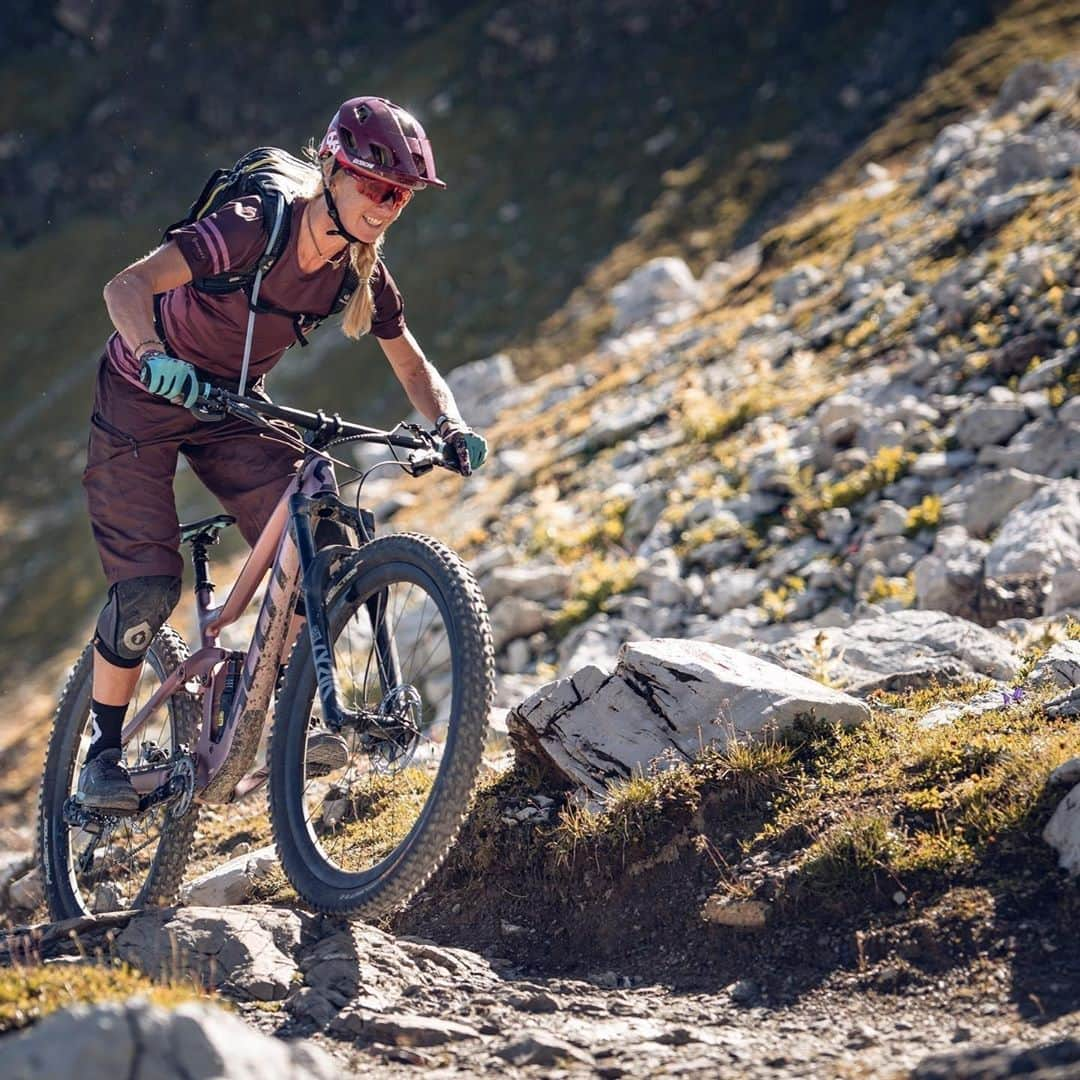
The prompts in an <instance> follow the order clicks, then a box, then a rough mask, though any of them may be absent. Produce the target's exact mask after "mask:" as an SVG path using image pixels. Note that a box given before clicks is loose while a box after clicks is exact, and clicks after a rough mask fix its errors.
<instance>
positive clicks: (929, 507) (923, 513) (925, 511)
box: [904, 495, 941, 536]
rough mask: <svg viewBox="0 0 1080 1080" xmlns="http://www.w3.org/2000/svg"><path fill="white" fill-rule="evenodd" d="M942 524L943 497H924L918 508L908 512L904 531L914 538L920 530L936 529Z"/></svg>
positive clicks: (914, 507)
mask: <svg viewBox="0 0 1080 1080" xmlns="http://www.w3.org/2000/svg"><path fill="white" fill-rule="evenodd" d="M940 523H941V496H940V495H924V496H923V498H922V502H920V503H919V505H918V506H913V507H912V508H911V509H910V510H908V514H907V522H906V523H905V525H904V530H905V532H907V534H908V535H909V536H914V535H915V533H917V532H919V530H920V529H936V528H937V527H938V525H939V524H940Z"/></svg>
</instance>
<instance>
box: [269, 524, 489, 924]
mask: <svg viewBox="0 0 1080 1080" xmlns="http://www.w3.org/2000/svg"><path fill="white" fill-rule="evenodd" d="M326 604H327V621H328V624H329V628H330V640H331V643H332V648H333V649H334V657H335V663H336V667H337V673H338V680H339V685H340V687H341V695H342V700H343V704H344V705H345V706H346V708H348V709H349V710H352V711H356V712H359V713H361V714H362V715H363V716H364V717H365V718H366V719H365V722H364V723H363V724H362V725H361V726H360V727H359V728H358V729H357V730H352V729H347V730H345V731H343V732H342V735H343V736H344V738H345V739H346V742H347V745H348V760H347V763H345V764H343V765H342V766H341V767H340V768H338V769H336V770H335V771H333V772H331V773H330V774H329V775H326V774H325V773H323V774H322V775H315V774H316V773H317V772H318V770H314V769H312V770H308V769H307V766H306V760H305V755H306V747H307V737H308V734H309V732H310V729H311V726H312V724H315V725H318V724H319V722H320V721H321V716H322V704H321V701H320V698H319V693H318V680H317V678H316V674H315V667H314V663H313V660H312V652H311V641H310V638H309V637H308V635H307V634H306V633H305V634H304V635H302V636H301V639H300V641H299V642H298V643H297V646H296V649H295V651H294V652H293V655H292V658H291V660H290V662H289V666H288V669H287V671H286V675H285V683H284V686H283V687H282V692H281V695H280V697H279V699H278V705H277V708H276V711H275V714H274V726H273V731H272V735H271V743H270V748H271V749H270V813H271V818H272V821H273V827H274V839H275V842H276V844H277V850H278V854H279V857H280V858H281V863H282V866H283V867H284V870H285V873H286V875H287V876H288V878H289V881H290V882H291V883H292V885H293V887H294V888H295V889H296V891H297V893H299V894H300V896H301V897H302V898H303V899H304V900H305V901H307V902H308V903H309V904H310V905H311V906H312V907H314V908H316V909H317V910H319V911H326V912H334V913H349V914H363V915H365V916H367V917H371V916H374V915H379V914H382V913H384V912H386V911H390V910H392V909H394V908H396V907H398V906H400V905H401V904H403V903H405V901H407V900H408V899H409V897H410V896H412V895H413V894H414V893H415V892H416V891H417V890H418V889H420V888H421V887H422V886H423V884H424V882H426V881H427V879H428V878H429V877H430V876H431V874H432V873H434V871H435V870H436V869H437V868H438V866H439V865H440V863H441V862H442V860H443V858H444V857H445V856H446V852H447V851H448V849H449V847H450V845H451V843H452V842H453V840H454V838H455V837H456V835H457V832H458V829H459V828H460V827H461V822H462V819H463V818H464V816H465V812H466V810H467V809H468V804H469V797H470V795H471V793H472V790H473V786H474V784H475V782H476V776H477V773H478V771H479V768H480V759H481V755H482V752H483V744H484V735H485V732H486V729H487V723H488V713H489V712H490V709H491V705H492V701H493V697H494V651H493V648H492V641H491V628H490V625H489V623H488V616H487V608H486V605H485V604H484V599H483V595H482V594H481V592H480V588H479V586H478V585H477V583H476V580H475V579H474V578H473V576H472V574H471V573H470V572H469V570H468V568H467V567H466V566H465V564H464V563H462V561H461V560H460V559H459V558H458V557H457V555H455V554H454V553H453V552H452V551H451V550H450V549H449V548H447V547H446V546H444V545H443V544H440V543H438V542H437V541H435V540H432V539H430V538H428V537H425V536H419V535H415V534H409V533H403V534H395V535H391V536H385V537H381V538H379V539H377V540H374V541H372V542H371V543H370V544H367V545H365V546H364V547H363V548H362V549H361V550H360V551H358V552H357V553H356V554H355V555H352V556H349V557H348V560H347V562H346V564H345V565H344V566H343V568H342V570H341V571H340V573H339V574H338V575H337V576H336V577H335V579H334V582H333V583H332V584H331V586H330V587H329V589H328V591H327V598H326Z"/></svg>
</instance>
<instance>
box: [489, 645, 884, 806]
mask: <svg viewBox="0 0 1080 1080" xmlns="http://www.w3.org/2000/svg"><path fill="white" fill-rule="evenodd" d="M869 715H870V710H869V709H868V708H867V707H866V706H865V705H864V704H863V703H862V702H860V701H856V700H855V699H854V698H852V697H849V696H848V695H847V694H843V693H840V692H838V691H836V690H831V689H829V688H828V687H826V686H822V685H821V684H820V683H816V682H814V681H812V680H811V679H808V678H805V677H804V676H802V675H799V674H796V673H795V672H791V671H786V670H784V669H783V668H781V667H779V666H777V665H776V664H771V663H769V662H767V661H765V660H762V659H760V658H758V657H755V656H751V655H749V654H748V653H744V652H740V651H739V650H737V649H729V648H726V647H725V646H722V645H712V644H708V643H705V642H697V641H683V640H678V639H673V638H660V639H656V640H652V641H641V642H633V643H628V644H626V645H624V646H623V648H622V650H621V652H620V654H619V659H618V662H617V663H616V665H615V670H614V672H613V673H611V674H609V673H608V672H606V671H604V670H602V669H601V668H598V667H596V666H592V665H590V666H588V667H585V668H583V669H581V670H580V671H577V672H575V673H574V674H573V675H572V676H570V677H569V678H566V679H560V680H558V681H557V682H554V683H549V684H548V685H547V686H543V687H541V688H540V689H539V690H537V691H536V693H534V694H533V695H532V696H531V697H529V698H527V699H526V700H525V701H523V702H522V703H521V704H520V705H518V706H517V708H515V709H513V710H512V711H511V713H510V714H509V716H508V717H507V722H508V727H509V731H510V737H511V740H512V741H513V742H514V744H515V747H516V748H517V750H518V752H519V754H522V755H524V756H526V757H532V758H533V759H535V760H538V761H539V762H540V763H541V765H542V766H544V767H545V768H546V769H547V770H548V771H550V772H553V773H555V774H557V775H559V776H560V777H561V778H562V779H563V780H564V781H568V782H570V783H571V784H573V785H574V786H576V787H579V788H583V789H585V790H587V791H589V792H591V793H593V794H594V795H601V794H602V793H603V792H604V790H605V788H606V787H607V785H608V783H609V782H610V781H612V780H620V779H625V778H627V777H629V776H632V775H634V774H635V773H637V772H640V771H641V770H644V769H647V768H648V767H649V765H650V764H651V763H653V762H656V761H658V760H661V761H662V760H663V759H665V758H667V759H669V760H675V761H688V760H691V759H693V758H694V757H695V756H696V755H697V754H698V753H700V752H701V750H702V749H703V748H704V747H707V746H721V747H722V746H726V745H727V744H728V743H729V742H731V741H732V740H734V739H742V738H747V737H751V738H752V737H761V736H764V735H770V736H771V735H775V734H779V733H783V732H784V731H787V730H788V729H790V728H791V727H792V725H793V724H794V723H795V722H796V721H797V720H798V719H799V718H800V717H814V718H816V719H818V720H824V721H828V722H832V723H838V724H844V725H855V724H859V723H861V722H862V721H864V720H866V719H867V718H868V717H869Z"/></svg>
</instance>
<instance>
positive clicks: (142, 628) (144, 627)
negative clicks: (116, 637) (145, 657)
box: [121, 620, 153, 653]
mask: <svg viewBox="0 0 1080 1080" xmlns="http://www.w3.org/2000/svg"><path fill="white" fill-rule="evenodd" d="M152 636H153V635H152V634H151V632H150V624H149V623H148V622H146V621H145V620H143V621H142V622H141V623H139V625H138V626H132V627H130V628H129V629H127V630H125V631H124V636H123V638H121V641H122V643H123V646H124V648H125V649H128V650H129V651H131V652H133V653H137V652H142V650H143V649H145V648H146V647H147V646H148V645H149V644H150V638H151V637H152Z"/></svg>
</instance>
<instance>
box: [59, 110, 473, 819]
mask: <svg viewBox="0 0 1080 1080" xmlns="http://www.w3.org/2000/svg"><path fill="white" fill-rule="evenodd" d="M312 156H313V158H314V159H315V161H314V164H313V165H312V166H311V185H310V190H309V191H308V192H306V193H305V194H304V195H301V196H298V197H296V198H295V199H294V200H293V201H292V203H291V204H290V206H289V207H288V208H287V209H286V211H285V213H286V214H291V219H290V229H289V234H288V241H287V243H286V246H285V248H284V250H283V251H282V253H281V255H280V256H279V257H278V259H277V260H276V262H275V263H274V264H273V266H272V268H271V269H270V271H269V272H268V273H267V274H266V277H265V281H264V282H263V284H262V287H261V291H260V293H259V301H260V309H262V308H263V306H264V302H265V307H267V308H269V309H270V310H265V311H264V310H260V314H258V315H257V316H256V317H255V325H254V336H253V340H252V348H251V359H250V374H251V380H254V387H253V392H259V390H260V384H261V377H262V376H264V375H265V374H266V372H268V371H269V370H270V369H271V368H272V367H273V366H274V365H275V364H276V363H277V362H278V360H280V358H281V356H282V353H283V352H284V350H285V349H286V348H287V347H288V346H289V345H291V344H292V343H293V342H294V341H295V340H296V337H297V336H299V334H300V330H301V327H300V324H298V323H297V321H296V319H295V318H292V317H290V316H289V314H288V313H290V312H323V311H328V310H330V308H331V306H332V305H333V303H334V301H335V299H336V298H337V296H338V294H339V291H340V290H341V288H342V283H343V279H344V275H345V274H346V272H347V271H348V270H349V268H350V266H351V268H352V269H353V270H354V271H355V273H356V275H357V281H358V283H359V284H358V286H357V287H356V289H355V292H354V293H353V294H352V296H351V297H350V299H349V300H348V302H347V304H346V306H345V308H344V312H343V317H342V330H343V332H344V333H345V334H346V336H348V337H352V338H357V337H359V336H361V335H362V334H364V333H371V334H373V335H374V336H375V337H376V338H378V340H379V344H380V346H381V347H382V350H383V352H384V353H385V355H386V358H387V360H388V361H389V363H390V366H391V368H392V369H393V371H394V373H395V375H396V376H397V377H398V379H399V380H400V382H401V384H402V386H403V388H404V389H405V391H406V393H407V395H408V397H409V399H410V400H411V402H412V404H413V405H414V406H415V407H416V408H417V409H418V410H419V411H420V412H421V413H422V414H423V415H424V416H426V417H428V419H429V420H431V421H432V422H434V423H435V425H436V427H437V428H438V430H439V433H440V434H441V435H442V437H443V438H444V439H445V440H446V441H447V442H448V443H449V444H450V445H451V446H453V447H454V449H455V451H456V453H457V456H458V460H459V463H460V466H461V471H462V472H463V473H464V474H465V475H468V474H469V473H470V472H471V471H472V469H474V468H477V467H479V466H480V465H481V464H482V463H483V461H484V458H485V456H486V453H487V444H486V443H485V441H484V439H483V438H482V437H481V436H479V435H477V434H476V433H475V432H473V431H471V430H470V429H469V427H468V426H467V425H466V424H465V423H464V422H463V421H462V420H461V418H460V417H459V415H458V409H457V406H456V403H455V401H454V398H453V395H452V394H451V392H450V390H449V388H448V387H447V385H446V383H445V381H444V380H443V379H442V377H441V376H440V375H439V373H438V372H437V371H436V370H435V368H434V367H433V366H432V365H431V364H430V362H429V361H428V360H427V359H426V358H425V356H424V353H423V351H422V350H421V348H420V346H419V345H418V344H417V342H416V339H415V338H414V337H413V335H412V334H411V333H410V332H409V328H408V327H407V326H406V324H405V318H404V313H403V303H402V299H401V295H400V293H399V291H398V289H397V286H396V285H395V283H394V279H393V278H392V277H391V276H390V272H389V271H388V270H387V268H386V266H385V265H384V263H383V261H382V259H381V258H380V253H381V248H382V241H383V236H384V234H385V232H386V229H387V228H388V227H389V226H390V225H391V224H392V223H393V222H394V221H395V220H396V219H397V218H398V217H399V216H400V214H401V212H402V210H404V208H405V206H406V205H407V204H408V202H409V200H410V199H411V198H412V196H413V193H414V192H416V191H418V190H421V189H423V188H425V187H427V186H429V185H432V186H435V187H440V188H441V187H445V184H444V183H443V182H442V181H441V180H439V179H438V178H437V177H436V175H435V162H434V158H433V156H432V152H431V145H430V143H429V142H428V139H427V137H426V136H425V134H424V131H423V128H421V126H420V124H419V123H417V121H416V120H415V119H414V118H413V117H412V116H410V115H409V113H407V112H406V111H405V110H404V109H402V108H400V107H399V106H397V105H395V104H393V103H392V102H390V101H388V100H386V99H384V98H378V97H359V98H352V99H350V100H349V101H346V102H345V103H344V104H342V106H341V107H340V108H339V109H338V111H337V112H336V113H335V115H334V118H333V119H332V121H331V123H330V126H329V128H328V130H327V133H326V135H325V137H324V138H323V140H322V143H321V144H320V146H319V149H318V152H317V155H312ZM262 217H263V214H262V203H261V200H260V199H259V198H258V196H248V197H242V198H238V199H234V200H233V201H231V202H227V203H225V205H223V206H222V207H220V208H219V209H218V210H217V211H216V212H214V213H212V214H210V215H208V216H206V217H204V218H201V219H200V220H197V221H194V222H192V223H190V224H187V225H184V226H182V227H180V228H177V229H175V230H173V231H171V232H170V233H169V237H168V241H167V242H166V243H165V244H164V245H163V246H161V247H159V248H157V249H156V250H155V251H153V252H151V253H150V254H149V255H147V256H146V257H145V258H142V259H140V260H138V261H137V262H134V263H132V264H131V265H130V266H128V267H127V268H126V269H124V270H122V271H121V272H120V273H119V274H117V275H116V277H114V278H113V279H112V280H111V281H110V282H109V283H108V284H107V285H106V286H105V293H104V296H105V304H106V307H107V308H108V311H109V315H110V317H111V319H112V322H113V325H114V326H115V328H116V332H115V333H114V334H113V335H112V336H111V337H110V338H109V341H108V344H107V346H106V349H105V353H104V355H103V356H102V358H101V362H100V365H99V369H98V376H97V386H96V391H95V398H94V412H93V415H92V417H91V428H90V440H89V444H88V449H87V464H86V471H85V473H84V476H83V486H84V488H85V490H86V497H87V504H88V509H89V514H90V520H91V526H92V529H93V534H94V539H95V542H96V543H97V546H98V551H99V554H100V556H101V562H102V567H103V568H104V571H105V576H106V578H107V580H108V584H109V591H108V599H107V602H106V603H105V606H104V608H103V609H102V611H101V615H100V617H99V619H98V622H97V628H96V632H95V634H94V645H95V651H94V678H93V691H92V705H91V719H92V721H93V727H92V729H91V732H92V734H91V745H90V748H89V751H88V754H87V762H86V765H85V766H84V768H83V770H82V772H81V774H80V778H79V795H80V797H81V798H82V801H83V803H84V805H86V806H89V807H92V808H95V809H100V810H107V811H110V812H113V813H130V812H132V811H134V810H136V809H138V804H139V798H138V795H137V793H136V792H135V789H134V788H133V787H132V784H131V780H130V778H129V776H128V773H127V770H126V769H125V768H124V766H123V764H122V763H121V760H120V758H121V745H120V733H121V727H122V722H123V717H124V713H125V709H126V707H127V705H128V702H129V701H130V699H131V696H132V694H133V692H134V689H135V685H136V683H137V681H138V678H139V672H140V669H141V666H142V662H143V658H144V656H145V655H146V652H147V650H148V648H149V646H150V642H151V640H152V639H153V637H154V635H155V634H156V633H157V631H158V630H159V629H160V627H161V625H162V624H163V623H164V622H165V620H166V619H167V618H168V616H169V614H170V613H171V611H172V609H173V608H174V607H175V605H176V603H177V601H178V599H179V596H180V581H181V573H182V569H183V563H182V560H181V557H180V554H179V546H180V534H179V523H178V519H177V513H176V503H175V499H174V496H173V477H174V475H175V470H176V464H177V455H178V454H180V453H182V454H183V455H184V456H185V458H186V459H187V461H188V463H189V464H190V466H191V468H192V470H193V471H194V472H195V474H196V475H197V476H198V477H199V479H200V480H201V481H202V482H203V483H204V484H205V485H206V487H208V488H209V489H210V491H211V492H213V493H214V495H216V496H217V498H218V499H219V500H220V501H221V503H222V505H223V506H224V507H225V509H226V510H227V511H228V512H229V513H230V514H232V515H234V516H235V517H236V519H237V523H238V526H239V528H240V531H241V533H242V534H243V536H244V539H245V540H247V542H248V543H249V544H254V542H255V540H256V539H257V537H258V535H259V533H260V531H261V530H262V528H263V526H264V525H265V524H266V522H267V520H268V519H269V517H270V514H271V512H272V510H273V508H274V506H275V504H276V502H277V500H278V498H279V497H280V495H281V493H282V491H283V490H284V489H285V487H286V486H287V485H288V483H289V481H290V479H291V478H292V476H293V474H294V472H295V470H296V467H297V465H298V462H299V455H298V453H297V451H296V449H295V448H294V446H290V445H288V444H287V443H285V442H284V441H283V442H276V441H274V440H272V439H271V438H268V437H267V436H266V435H265V434H264V433H263V431H262V430H260V429H258V428H256V427H254V426H253V425H250V424H248V423H246V422H245V421H243V420H239V419H236V418H233V417H230V418H228V419H226V420H223V421H220V422H216V423H208V422H205V421H203V420H200V419H199V418H198V417H197V416H196V415H195V414H194V413H193V412H191V411H189V407H190V406H191V405H192V404H193V403H194V401H195V398H196V396H197V388H198V383H199V382H200V381H201V382H210V383H211V384H213V385H217V386H224V387H226V388H228V389H232V390H235V389H236V388H237V383H238V380H239V376H240V372H241V354H242V351H243V344H244V339H245V334H246V329H247V320H248V297H247V295H246V294H245V292H244V291H243V290H236V291H233V292H228V293H218V294H211V293H208V292H205V291H201V290H200V289H198V288H196V286H195V284H194V281H196V280H198V279H200V278H207V277H211V276H214V275H220V274H222V273H224V272H226V271H228V270H231V269H246V268H247V267H249V266H251V265H252V264H253V263H254V262H255V261H256V260H258V259H259V258H260V256H261V255H262V253H263V251H264V250H265V248H266V244H267V231H268V226H267V225H266V223H264V221H263V220H262ZM274 309H280V310H274ZM140 366H144V367H145V368H146V369H147V370H148V372H149V379H148V383H147V385H144V384H143V383H142V382H141V381H140V378H139V372H140ZM345 753H346V744H345V742H344V740H342V739H341V738H340V737H339V736H337V735H333V734H331V733H330V732H328V731H322V732H316V733H314V734H313V736H312V737H311V740H310V741H309V746H308V755H309V756H308V760H309V762H312V761H316V762H317V763H319V764H322V765H326V766H329V767H334V768H336V767H340V765H342V764H344V761H343V758H344V755H345ZM323 759H325V760H323Z"/></svg>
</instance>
